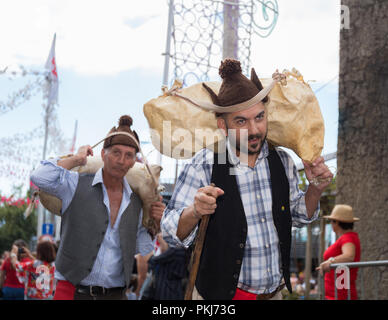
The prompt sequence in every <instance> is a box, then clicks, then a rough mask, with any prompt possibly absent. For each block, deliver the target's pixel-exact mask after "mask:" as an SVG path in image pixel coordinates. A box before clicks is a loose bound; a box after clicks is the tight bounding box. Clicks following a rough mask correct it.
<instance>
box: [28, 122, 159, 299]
mask: <svg viewBox="0 0 388 320" xmlns="http://www.w3.org/2000/svg"><path fill="white" fill-rule="evenodd" d="M131 125H132V118H131V117H129V116H122V117H121V118H120V120H119V126H118V127H117V128H116V127H113V128H112V129H111V130H110V132H109V133H108V136H107V138H106V139H105V142H104V147H103V149H102V150H101V157H102V160H103V162H104V166H103V168H100V169H99V170H98V171H97V172H96V173H95V174H78V172H76V171H70V170H71V169H72V168H74V167H77V166H82V165H85V164H86V162H87V157H88V156H89V155H93V151H92V148H91V147H90V146H82V147H80V148H79V150H78V152H77V154H75V155H73V156H71V157H68V158H64V159H53V160H47V161H43V162H42V165H41V166H40V167H39V168H38V169H37V170H35V171H34V172H33V173H32V175H31V181H32V182H33V183H34V184H35V185H37V186H38V187H39V188H40V189H42V190H43V191H46V192H48V193H50V194H52V195H54V196H56V197H57V198H59V199H61V200H62V209H61V217H62V221H61V242H60V246H59V249H58V253H57V257H56V261H55V266H56V273H55V277H56V279H57V280H58V282H57V286H56V291H55V296H54V299H56V300H68V299H70V300H71V299H76V300H117V299H123V298H124V297H125V291H126V289H127V288H128V286H129V284H130V279H131V275H132V269H133V263H134V256H135V254H136V253H140V254H141V255H142V256H145V255H147V254H148V253H149V252H151V251H152V250H153V241H152V239H151V236H150V235H149V234H148V232H147V230H146V229H145V228H144V227H143V226H142V223H141V222H142V209H141V208H142V205H141V200H140V198H139V197H138V196H137V195H136V194H135V193H134V192H132V190H131V188H130V186H129V184H128V182H127V180H126V179H125V175H126V174H127V172H128V170H130V169H131V168H132V167H133V165H134V164H135V161H136V153H137V152H138V151H139V139H138V136H137V134H136V132H135V131H132V130H131ZM164 208H165V206H164V204H163V203H162V202H155V203H154V204H153V206H152V209H151V216H152V217H153V218H155V219H156V220H158V219H159V221H160V218H161V216H162V213H163V210H164Z"/></svg>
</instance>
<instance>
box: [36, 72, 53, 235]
mask: <svg viewBox="0 0 388 320" xmlns="http://www.w3.org/2000/svg"><path fill="white" fill-rule="evenodd" d="M47 81H50V80H49V79H48V80H47ZM49 114H50V104H49V102H47V107H46V110H45V115H44V142H43V154H42V160H45V159H46V152H47V140H48V124H49ZM46 211H47V210H46V209H44V207H43V206H42V204H41V203H40V202H39V206H38V226H37V232H36V235H37V239H39V237H40V236H41V235H42V226H43V224H44V223H46V214H47V212H46Z"/></svg>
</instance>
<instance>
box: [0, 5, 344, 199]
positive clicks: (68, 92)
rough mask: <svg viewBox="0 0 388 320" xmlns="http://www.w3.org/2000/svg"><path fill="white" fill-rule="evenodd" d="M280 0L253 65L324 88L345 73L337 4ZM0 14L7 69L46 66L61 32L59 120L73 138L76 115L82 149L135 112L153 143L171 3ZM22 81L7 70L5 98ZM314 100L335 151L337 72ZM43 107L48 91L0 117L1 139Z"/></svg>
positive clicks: (1, 53)
mask: <svg viewBox="0 0 388 320" xmlns="http://www.w3.org/2000/svg"><path fill="white" fill-rule="evenodd" d="M278 5H279V18H278V22H277V25H276V27H275V29H274V31H273V33H272V34H271V36H270V37H268V38H264V39H263V38H260V37H259V36H253V37H252V47H251V65H252V66H253V67H255V69H256V71H257V72H258V74H259V76H260V77H269V76H270V75H271V74H272V72H273V71H274V70H275V69H276V68H278V69H279V70H283V69H284V68H287V69H291V68H292V67H296V68H297V69H298V70H300V71H301V72H302V74H303V75H304V77H305V79H306V80H315V81H316V82H314V83H313V84H312V87H313V89H317V88H320V87H321V86H323V85H325V84H326V83H327V82H328V81H330V80H332V79H334V78H335V77H336V76H337V75H338V70H339V53H338V50H339V28H340V1H339V0H314V1H311V0H293V1H290V0H278ZM0 12H1V19H0V39H1V50H0V70H2V69H4V68H5V67H7V66H8V68H9V69H10V70H11V69H13V68H17V66H18V65H19V64H22V65H24V66H26V67H27V68H34V69H41V70H43V67H44V64H45V62H46V59H47V56H48V53H49V49H50V46H51V41H52V38H53V34H54V33H56V34H57V41H56V60H57V66H58V74H59V79H60V86H59V107H58V110H57V114H58V120H59V123H60V128H61V130H62V131H63V132H64V135H65V136H66V137H67V138H68V139H71V138H72V135H73V130H74V123H75V120H78V135H77V147H79V146H80V145H83V144H91V145H92V144H94V143H96V142H97V141H99V140H100V139H102V138H103V137H104V136H105V135H106V134H107V132H108V131H109V130H110V128H111V127H112V126H114V125H116V124H117V120H118V118H119V117H120V116H121V115H122V114H130V115H131V116H132V117H133V119H134V126H133V127H134V129H135V130H136V131H137V132H138V133H140V136H141V140H149V137H148V135H149V134H148V123H147V121H146V119H145V117H144V115H143V111H142V110H143V104H144V103H145V102H147V101H148V100H150V99H152V98H155V97H157V96H158V95H159V94H160V88H161V84H162V74H163V66H164V56H162V53H163V52H164V51H165V43H166V31H167V17H168V6H167V0H144V1H137V2H136V3H135V2H134V1H128V0H110V1H107V0H105V1H102V0H93V1H92V0H82V1H79V0H77V1H75V0H68V1H49V0H2V1H1V2H0ZM24 84H25V82H23V81H22V80H14V81H9V80H7V79H6V77H4V76H0V99H1V100H2V101H6V100H7V99H6V97H7V95H8V94H10V93H12V92H13V91H15V90H17V89H18V88H20V87H22V86H23V85H24ZM317 97H318V100H319V102H320V106H321V110H322V114H323V116H324V119H325V127H326V135H325V149H324V151H323V153H329V152H333V151H336V147H337V119H338V79H334V81H331V82H330V83H329V84H328V85H327V86H326V87H324V88H323V89H322V90H320V91H319V92H318V93H317ZM41 105H42V97H41V95H37V96H36V97H34V98H33V99H31V100H30V101H27V102H26V103H24V104H23V105H21V106H19V107H18V108H17V109H15V110H13V111H11V112H8V113H6V114H4V115H0V138H4V137H10V136H13V135H14V134H16V133H23V132H30V131H31V130H33V129H34V128H36V127H37V126H38V125H39V124H41V123H42V107H41ZM41 143H42V144H43V141H42V142H41ZM144 150H145V152H146V154H148V152H149V151H151V150H152V148H151V147H150V146H146V145H145V146H144ZM154 155H155V152H154V153H151V154H150V162H155V160H156V158H155V157H153V156H154ZM296 160H297V159H296ZM1 161H5V159H4V158H2V159H1ZM173 164H174V162H173V161H168V159H164V162H163V165H164V166H165V170H164V171H163V177H164V178H167V177H172V176H173V173H174V170H173ZM1 165H2V164H1ZM170 167H171V168H170ZM0 179H1V180H0V191H1V192H3V193H8V192H10V191H9V190H10V185H11V184H12V183H13V181H12V179H10V178H6V177H4V176H0Z"/></svg>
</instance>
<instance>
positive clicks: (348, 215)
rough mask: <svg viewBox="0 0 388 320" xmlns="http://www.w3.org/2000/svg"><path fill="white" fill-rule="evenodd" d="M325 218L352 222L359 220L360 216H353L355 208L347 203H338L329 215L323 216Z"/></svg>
mask: <svg viewBox="0 0 388 320" xmlns="http://www.w3.org/2000/svg"><path fill="white" fill-rule="evenodd" d="M323 218H324V219H330V220H336V221H340V222H346V223H352V222H356V221H359V220H360V219H359V218H356V217H354V216H353V208H352V207H351V206H348V205H347V204H337V205H336V206H335V207H334V208H333V211H332V212H331V214H330V215H329V216H323Z"/></svg>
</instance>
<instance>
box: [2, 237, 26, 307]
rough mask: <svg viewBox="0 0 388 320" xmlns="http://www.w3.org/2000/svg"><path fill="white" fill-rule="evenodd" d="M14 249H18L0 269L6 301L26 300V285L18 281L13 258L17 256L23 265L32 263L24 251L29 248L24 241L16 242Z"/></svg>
mask: <svg viewBox="0 0 388 320" xmlns="http://www.w3.org/2000/svg"><path fill="white" fill-rule="evenodd" d="M14 247H15V248H16V249H15V250H14V251H13V252H11V254H10V257H8V258H6V259H5V260H4V262H3V264H2V265H1V268H0V287H2V293H3V299H4V300H24V284H23V283H21V282H20V281H19V280H18V278H17V276H16V270H15V268H14V267H13V266H12V264H11V258H12V257H13V256H15V257H17V259H18V260H19V261H21V262H23V263H24V262H29V261H31V258H29V257H28V256H27V254H26V253H25V252H24V251H23V249H22V248H23V247H27V244H26V242H25V241H24V240H21V239H19V240H16V241H15V242H14V243H13V245H12V248H14Z"/></svg>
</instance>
